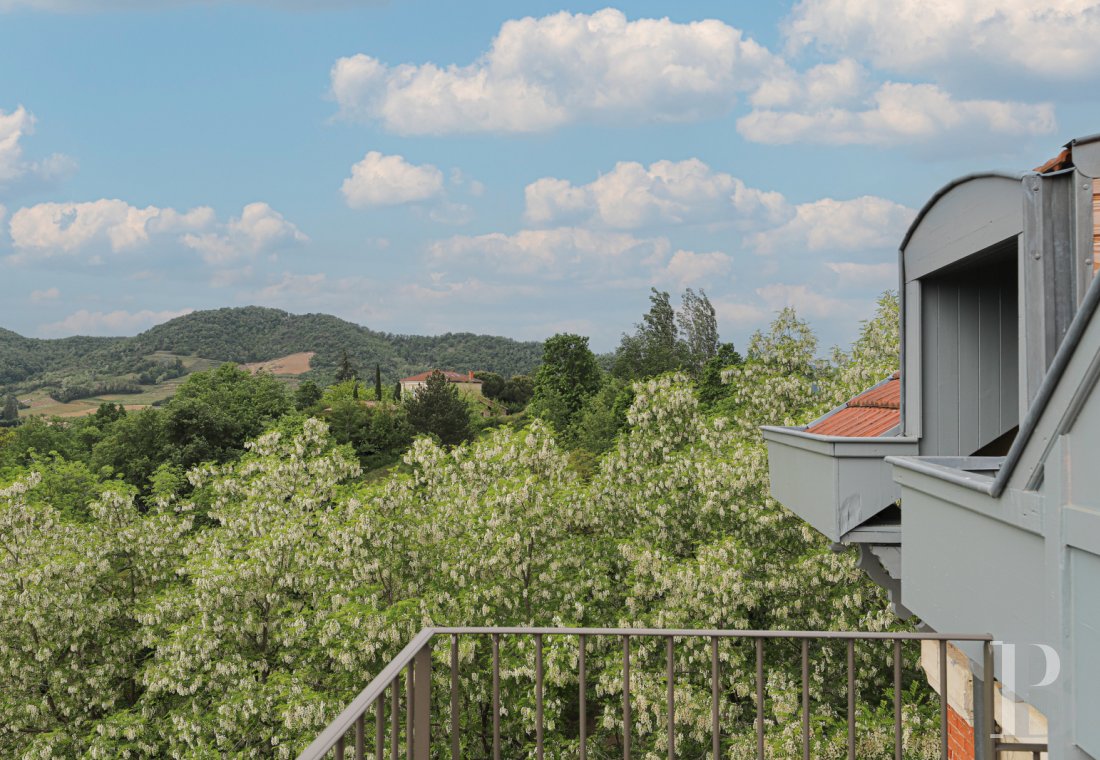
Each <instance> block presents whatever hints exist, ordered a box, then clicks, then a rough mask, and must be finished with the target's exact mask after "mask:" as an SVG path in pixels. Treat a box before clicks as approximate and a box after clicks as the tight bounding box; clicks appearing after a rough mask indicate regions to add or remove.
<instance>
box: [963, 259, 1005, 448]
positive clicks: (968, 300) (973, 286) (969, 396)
mask: <svg viewBox="0 0 1100 760" xmlns="http://www.w3.org/2000/svg"><path fill="white" fill-rule="evenodd" d="M980 282H981V279H980V278H979V279H973V280H971V281H969V282H964V283H961V284H960V286H959V353H958V357H959V359H958V361H959V414H958V419H959V423H958V424H959V452H960V453H971V452H974V451H977V450H978V449H979V448H981V446H982V443H981V436H980V435H979V426H980V417H981V415H980V411H981V390H982V389H981V382H980V378H979V373H978V364H979V360H980V357H981V341H980V337H981V329H982V324H981V321H980V319H979V317H978V315H979V313H980V307H981V303H980V300H979V293H980V289H979V283H980ZM989 327H990V325H985V328H986V329H989ZM999 334H1000V330H999V326H998V330H997V335H998V338H999ZM998 384H999V383H998Z"/></svg>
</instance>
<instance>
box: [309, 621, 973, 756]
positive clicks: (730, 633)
mask: <svg viewBox="0 0 1100 760" xmlns="http://www.w3.org/2000/svg"><path fill="white" fill-rule="evenodd" d="M437 634H438V635H442V636H448V635H449V636H456V635H485V636H626V637H652V638H665V639H667V638H670V637H677V638H708V639H719V638H722V639H795V640H798V639H803V640H804V639H832V640H843V641H898V642H900V641H940V642H947V641H977V642H992V641H993V636H992V635H990V634H988V633H937V632H920V633H911V632H905V631H897V632H890V631H870V632H868V631H781V630H771V631H760V630H728V629H718V628H569V627H560V626H559V627H548V628H546V627H524V626H440V627H427V628H422V629H421V630H420V631H419V632H418V633H417V634H416V636H414V637H413V638H412V640H411V641H409V643H408V644H407V645H405V648H404V649H402V650H401V652H400V653H398V655H397V656H396V657H394V658H393V659H392V660H390V662H389V663H387V664H386V666H385V667H384V668H382V670H381V671H380V672H379V673H378V675H377V676H375V677H374V678H373V679H372V680H371V682H370V683H369V684H368V685H367V687H366V688H365V689H363V691H361V692H359V694H358V696H356V697H355V699H353V700H352V701H351V703H350V704H349V705H348V706H347V707H346V708H345V709H344V710H343V712H341V713H340V714H339V715H338V716H337V717H336V719H335V720H333V721H332V723H330V724H329V725H328V726H327V727H326V728H325V730H324V731H322V732H321V734H320V735H319V736H318V737H317V738H316V739H314V740H313V742H311V743H310V745H309V746H308V747H306V748H305V749H304V750H303V751H302V752H301V754H299V755H298V760H321V758H324V757H325V755H326V754H327V753H328V751H329V750H331V749H332V748H333V747H334V746H336V744H337V742H339V741H340V739H341V738H342V737H343V736H344V735H345V734H347V732H348V731H350V730H351V728H352V727H353V726H354V725H355V724H356V722H357V721H359V720H360V719H361V718H362V716H363V715H364V714H365V713H366V711H367V709H368V708H370V706H371V705H372V704H374V702H375V700H377V699H378V698H379V697H380V696H381V695H382V694H383V693H384V692H385V691H386V689H387V688H389V686H390V684H392V683H393V682H394V680H395V679H396V678H397V677H398V675H400V673H401V671H402V670H404V669H405V668H406V667H408V666H409V665H410V664H411V663H412V662H413V658H415V657H416V655H417V653H419V652H420V651H421V650H423V649H424V647H425V646H427V645H428V644H429V643H430V642H431V640H432V639H433V638H434V637H435V636H436V635H437Z"/></svg>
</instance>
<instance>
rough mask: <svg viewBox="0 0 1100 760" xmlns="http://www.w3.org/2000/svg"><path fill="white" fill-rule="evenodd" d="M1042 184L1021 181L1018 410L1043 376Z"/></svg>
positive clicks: (1028, 401) (1031, 396) (1033, 179)
mask: <svg viewBox="0 0 1100 760" xmlns="http://www.w3.org/2000/svg"><path fill="white" fill-rule="evenodd" d="M1042 185H1043V181H1042V179H1041V178H1040V177H1037V176H1036V177H1025V178H1024V187H1025V188H1026V191H1025V193H1024V214H1025V216H1026V218H1027V226H1026V228H1025V232H1024V234H1023V236H1022V238H1021V249H1020V262H1021V265H1020V290H1021V292H1022V293H1023V302H1024V303H1025V304H1027V305H1028V308H1027V313H1026V314H1024V315H1023V318H1024V341H1023V342H1024V344H1025V346H1026V351H1027V353H1026V355H1025V357H1024V358H1025V359H1026V366H1025V370H1024V373H1023V374H1024V377H1025V388H1021V391H1023V392H1024V393H1025V394H1026V398H1024V399H1021V402H1022V403H1021V406H1022V407H1023V408H1024V409H1027V408H1028V406H1030V405H1031V401H1032V400H1033V399H1034V398H1035V393H1036V391H1038V390H1039V384H1040V383H1042V381H1043V374H1044V373H1045V372H1046V361H1045V358H1044V349H1043V345H1044V337H1043V336H1044V335H1045V332H1046V328H1045V326H1044V325H1045V322H1046V320H1045V318H1044V314H1045V310H1046V307H1045V289H1044V286H1043V255H1042V251H1043V203H1042V195H1041V192H1040V191H1041V190H1042Z"/></svg>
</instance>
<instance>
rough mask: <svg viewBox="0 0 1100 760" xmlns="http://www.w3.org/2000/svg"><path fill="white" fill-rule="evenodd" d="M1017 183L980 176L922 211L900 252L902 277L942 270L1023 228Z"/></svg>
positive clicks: (1017, 181) (1010, 180)
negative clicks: (903, 266) (919, 219)
mask: <svg viewBox="0 0 1100 760" xmlns="http://www.w3.org/2000/svg"><path fill="white" fill-rule="evenodd" d="M1022 192H1023V191H1022V188H1021V185H1020V182H1019V180H1015V179H1009V178H1007V177H981V178H978V179H974V180H971V181H969V182H965V183H963V184H961V185H957V186H956V187H954V188H952V189H951V190H949V191H948V192H947V193H946V194H944V196H943V197H942V198H940V199H939V200H938V201H937V202H936V204H935V205H934V206H933V207H932V208H931V209H929V210H928V211H927V213H926V214H925V215H924V217H923V218H922V219H921V221H920V224H919V226H918V227H917V228H916V229H915V230H914V231H913V233H912V235H911V236H910V238H909V242H908V244H907V245H906V247H905V278H906V281H911V280H915V279H919V278H922V277H924V276H925V275H927V274H929V273H931V272H935V271H936V270H938V269H942V268H943V267H945V266H948V265H949V264H953V263H954V262H956V261H959V260H961V259H963V258H966V257H967V256H969V255H970V254H972V253H975V252H976V251H981V250H984V249H986V248H988V247H989V246H991V245H994V244H996V243H999V242H1001V241H1002V240H1005V239H1006V238H1009V237H1013V236H1015V235H1018V234H1020V231H1021V230H1022V229H1023V203H1022Z"/></svg>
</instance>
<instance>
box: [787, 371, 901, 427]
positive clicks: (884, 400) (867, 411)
mask: <svg viewBox="0 0 1100 760" xmlns="http://www.w3.org/2000/svg"><path fill="white" fill-rule="evenodd" d="M900 377H901V373H900V372H895V373H894V374H892V375H890V377H889V378H888V379H887V380H886V381H884V382H882V383H879V384H878V385H876V386H874V387H873V388H869V389H868V390H865V391H864V392H863V393H861V394H859V395H858V396H856V397H854V398H852V399H850V400H849V401H848V402H847V403H846V404H844V406H842V407H840V408H839V409H837V410H836V411H835V412H833V413H832V414H830V415H829V416H828V417H826V418H825V419H823V420H821V421H820V422H817V423H815V424H813V425H810V426H809V427H808V428H806V432H807V433H814V434H816V435H837V436H843V437H846V438H873V437H875V436H880V435H882V434H883V433H886V432H888V431H889V430H890V429H891V428H894V427H896V426H897V425H898V423H900V422H901V382H900V381H899V378H900Z"/></svg>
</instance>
